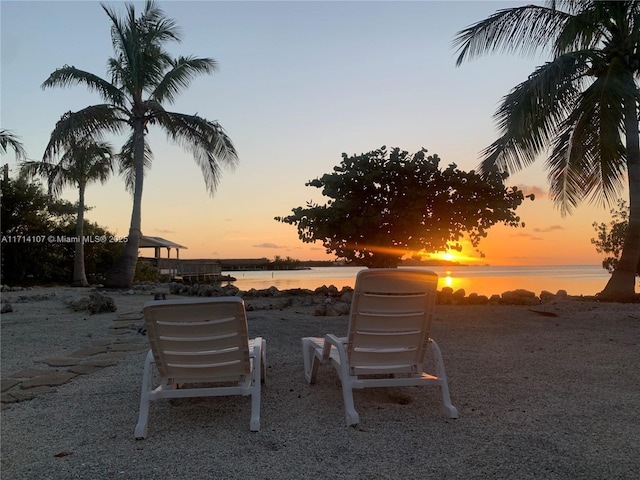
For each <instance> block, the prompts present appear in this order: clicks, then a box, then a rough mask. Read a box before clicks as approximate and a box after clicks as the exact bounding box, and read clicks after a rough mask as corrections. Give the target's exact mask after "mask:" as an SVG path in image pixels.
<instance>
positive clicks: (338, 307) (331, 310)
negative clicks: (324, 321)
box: [325, 302, 351, 317]
mask: <svg viewBox="0 0 640 480" xmlns="http://www.w3.org/2000/svg"><path fill="white" fill-rule="evenodd" d="M350 310H351V307H350V306H349V305H348V304H346V303H343V302H336V303H332V304H328V305H326V309H325V315H326V316H331V317H337V316H340V315H349V311H350Z"/></svg>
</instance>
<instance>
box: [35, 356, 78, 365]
mask: <svg viewBox="0 0 640 480" xmlns="http://www.w3.org/2000/svg"><path fill="white" fill-rule="evenodd" d="M79 361H80V359H78V358H45V359H44V360H40V362H42V363H46V364H47V365H49V366H50V367H71V366H73V365H77V364H78V362H79Z"/></svg>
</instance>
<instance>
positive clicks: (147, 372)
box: [135, 350, 155, 440]
mask: <svg viewBox="0 0 640 480" xmlns="http://www.w3.org/2000/svg"><path fill="white" fill-rule="evenodd" d="M151 364H155V363H154V360H153V353H152V352H151V350H149V352H148V353H147V358H146V360H145V362H144V373H143V375H142V392H141V393H140V413H139V414H138V423H137V424H136V429H135V438H136V440H142V439H144V438H146V437H147V425H148V421H149V403H150V400H149V392H150V391H151V387H152V385H151Z"/></svg>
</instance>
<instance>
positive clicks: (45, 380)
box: [20, 370, 77, 390]
mask: <svg viewBox="0 0 640 480" xmlns="http://www.w3.org/2000/svg"><path fill="white" fill-rule="evenodd" d="M73 377H77V374H75V373H71V372H60V371H57V370H56V371H55V372H50V373H45V374H44V375H40V376H39V377H35V378H31V379H29V380H25V381H24V382H22V384H21V385H20V388H21V389H23V390H27V389H30V388H34V387H42V386H49V387H55V386H57V385H63V384H65V383H67V382H68V381H69V380H71V379H72V378H73Z"/></svg>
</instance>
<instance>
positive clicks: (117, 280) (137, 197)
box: [106, 119, 144, 288]
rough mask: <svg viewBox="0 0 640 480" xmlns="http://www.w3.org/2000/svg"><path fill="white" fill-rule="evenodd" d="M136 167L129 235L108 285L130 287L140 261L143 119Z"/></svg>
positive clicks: (138, 129) (138, 126)
mask: <svg viewBox="0 0 640 480" xmlns="http://www.w3.org/2000/svg"><path fill="white" fill-rule="evenodd" d="M134 145H135V146H134V154H133V161H134V169H135V179H134V187H133V209H132V211H131V222H130V224H129V237H128V240H127V243H126V245H125V248H124V250H123V251H122V254H121V255H120V258H119V259H118V261H117V262H116V264H115V265H114V267H113V268H112V269H111V271H109V272H108V273H107V281H106V286H107V287H112V288H129V287H131V285H132V284H133V277H134V276H135V273H136V264H137V262H138V247H139V245H140V237H141V236H142V232H141V224H142V186H143V181H144V124H143V121H142V119H139V120H136V123H135V125H134Z"/></svg>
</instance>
